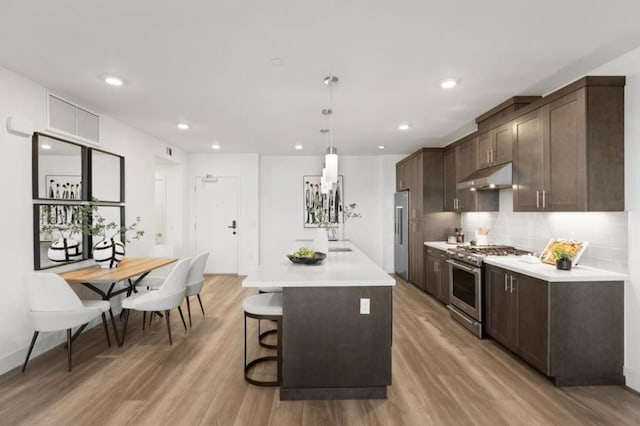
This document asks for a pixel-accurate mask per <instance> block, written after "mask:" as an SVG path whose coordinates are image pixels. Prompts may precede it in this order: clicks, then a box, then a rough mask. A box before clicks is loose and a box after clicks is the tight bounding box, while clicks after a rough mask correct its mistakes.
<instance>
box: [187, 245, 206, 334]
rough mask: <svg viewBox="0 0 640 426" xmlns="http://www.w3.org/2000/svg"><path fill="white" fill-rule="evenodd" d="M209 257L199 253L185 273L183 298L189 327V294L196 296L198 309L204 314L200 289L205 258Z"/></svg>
mask: <svg viewBox="0 0 640 426" xmlns="http://www.w3.org/2000/svg"><path fill="white" fill-rule="evenodd" d="M208 258H209V253H208V252H205V253H200V254H199V255H197V256H196V258H195V259H193V262H191V266H190V267H189V274H188V275H187V282H186V285H185V286H186V288H187V291H186V293H185V295H184V298H185V299H187V314H188V315H189V327H191V304H190V303H189V297H190V296H197V297H198V303H200V310H201V311H202V316H204V307H203V306H202V299H201V298H200V292H201V291H202V286H203V285H204V275H203V274H204V268H205V266H207V259H208Z"/></svg>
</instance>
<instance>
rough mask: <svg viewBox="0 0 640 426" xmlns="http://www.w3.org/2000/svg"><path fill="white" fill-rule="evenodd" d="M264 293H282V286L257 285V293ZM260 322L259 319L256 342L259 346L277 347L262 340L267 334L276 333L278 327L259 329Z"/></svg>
mask: <svg viewBox="0 0 640 426" xmlns="http://www.w3.org/2000/svg"><path fill="white" fill-rule="evenodd" d="M265 293H282V287H259V288H258V294H265ZM260 323H261V321H260V320H258V343H259V344H260V346H262V347H263V348H267V349H278V347H277V346H276V345H272V344H271V343H266V342H265V341H264V339H266V338H267V336H271V335H272V334H278V329H277V328H274V329H272V330H267V331H261V327H260Z"/></svg>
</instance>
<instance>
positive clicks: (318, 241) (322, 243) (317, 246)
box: [313, 227, 329, 254]
mask: <svg viewBox="0 0 640 426" xmlns="http://www.w3.org/2000/svg"><path fill="white" fill-rule="evenodd" d="M313 250H314V251H316V252H320V253H325V254H327V253H328V252H329V237H328V236H327V230H326V229H324V228H322V227H319V228H317V229H316V233H315V235H314V237H313Z"/></svg>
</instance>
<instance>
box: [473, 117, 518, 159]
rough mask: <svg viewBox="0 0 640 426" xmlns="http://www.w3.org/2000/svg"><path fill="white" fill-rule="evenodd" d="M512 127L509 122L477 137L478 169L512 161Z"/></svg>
mask: <svg viewBox="0 0 640 426" xmlns="http://www.w3.org/2000/svg"><path fill="white" fill-rule="evenodd" d="M512 150H513V127H512V125H511V122H509V123H506V124H503V125H501V126H498V127H496V128H495V129H491V130H489V131H488V132H485V133H483V134H481V135H480V136H478V157H477V158H478V161H477V164H478V169H483V168H485V167H490V166H497V165H499V164H504V163H508V162H510V161H511V159H512V155H513V154H512Z"/></svg>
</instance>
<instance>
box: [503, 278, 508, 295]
mask: <svg viewBox="0 0 640 426" xmlns="http://www.w3.org/2000/svg"><path fill="white" fill-rule="evenodd" d="M507 279H508V275H507V274H504V291H505V293H506V292H507V291H509V290H507Z"/></svg>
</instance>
